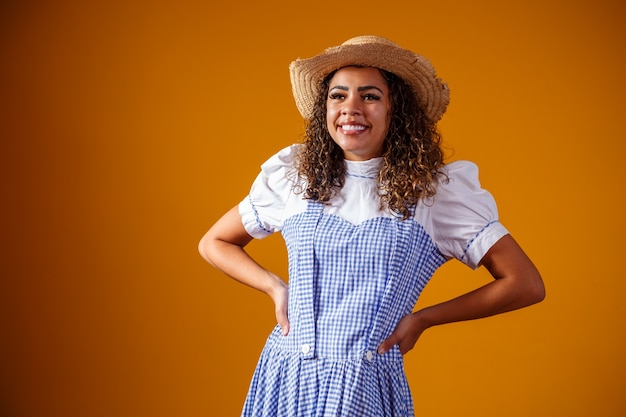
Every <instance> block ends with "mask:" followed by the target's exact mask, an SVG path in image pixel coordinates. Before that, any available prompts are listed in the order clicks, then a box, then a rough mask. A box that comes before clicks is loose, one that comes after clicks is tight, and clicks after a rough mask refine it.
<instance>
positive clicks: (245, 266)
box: [198, 206, 289, 335]
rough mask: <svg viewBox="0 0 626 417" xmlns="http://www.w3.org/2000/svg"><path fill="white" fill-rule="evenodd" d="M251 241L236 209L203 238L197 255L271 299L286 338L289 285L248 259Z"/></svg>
mask: <svg viewBox="0 0 626 417" xmlns="http://www.w3.org/2000/svg"><path fill="white" fill-rule="evenodd" d="M252 239H253V238H252V236H250V235H249V234H248V232H246V229H245V228H244V227H243V223H242V222H241V216H240V215H239V210H238V206H235V207H233V208H232V209H230V210H229V211H228V212H226V214H224V215H223V216H222V217H221V218H220V219H219V220H218V221H217V222H216V223H215V224H214V225H213V226H212V227H211V228H210V229H209V231H208V232H207V233H206V234H205V235H204V236H203V237H202V239H201V240H200V243H199V245H198V251H199V252H200V255H201V256H202V257H203V258H204V259H205V260H206V261H207V262H209V263H210V264H211V265H213V266H214V267H215V268H217V269H219V270H220V271H222V272H224V273H225V274H226V275H228V276H230V277H231V278H233V279H235V280H237V281H239V282H241V283H243V284H245V285H248V286H250V287H252V288H255V289H257V290H259V291H262V292H264V293H266V294H267V295H269V296H270V298H271V299H272V300H273V301H274V305H275V308H276V320H277V321H278V324H279V325H280V327H281V329H282V332H283V334H284V335H286V334H287V333H288V332H289V320H288V319H287V284H286V283H285V281H283V280H282V279H281V278H280V277H278V276H277V275H275V274H273V273H272V272H270V271H268V270H266V269H265V268H263V267H262V266H261V265H259V264H258V263H257V262H256V261H255V260H254V259H252V258H251V257H250V255H248V253H247V252H246V251H245V249H244V247H245V246H246V245H247V244H248V243H250V241H251V240H252Z"/></svg>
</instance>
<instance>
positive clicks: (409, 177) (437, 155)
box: [296, 70, 443, 219]
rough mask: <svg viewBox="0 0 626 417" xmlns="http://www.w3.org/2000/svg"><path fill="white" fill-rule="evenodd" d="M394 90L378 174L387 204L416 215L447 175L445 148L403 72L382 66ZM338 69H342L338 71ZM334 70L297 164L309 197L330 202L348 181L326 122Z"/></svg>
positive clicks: (402, 213)
mask: <svg viewBox="0 0 626 417" xmlns="http://www.w3.org/2000/svg"><path fill="white" fill-rule="evenodd" d="M379 71H380V72H381V74H382V75H383V77H384V78H385V80H386V81H387V85H388V88H389V97H390V102H391V113H390V117H389V118H390V121H389V129H388V132H387V136H386V138H385V141H384V143H383V154H382V155H381V156H382V158H383V164H382V168H381V170H380V172H379V175H378V180H379V183H380V193H379V194H380V204H381V208H383V207H386V208H388V209H389V210H391V211H392V212H394V213H396V214H397V215H399V216H401V217H402V218H403V219H407V218H409V217H410V216H411V212H412V210H411V209H412V207H414V206H415V205H417V203H418V202H419V200H420V199H425V198H429V197H433V196H434V195H435V188H436V181H437V180H438V178H439V176H440V175H441V172H440V169H441V167H442V166H443V151H442V149H441V146H440V144H441V136H440V134H439V132H438V131H437V129H436V123H434V122H432V121H430V120H429V119H428V118H427V117H426V115H425V113H424V111H423V110H422V109H421V108H420V106H419V104H418V103H417V100H416V98H415V95H414V94H413V91H412V90H411V88H410V87H409V86H408V85H407V84H406V83H405V82H404V81H403V80H402V79H401V78H400V77H398V76H397V75H395V74H393V73H390V72H388V71H384V70H379ZM335 72H336V71H335ZM335 72H332V73H330V74H329V75H328V76H326V77H325V78H324V80H323V81H322V82H321V83H320V86H319V88H318V94H317V99H316V102H315V107H314V111H313V116H312V117H311V118H310V119H309V120H308V121H307V124H306V129H305V138H304V142H303V146H301V149H300V152H299V154H298V158H297V159H296V161H297V162H296V168H297V171H298V176H299V177H300V178H302V179H305V182H306V189H305V190H302V191H303V192H304V198H306V199H311V200H315V201H320V202H328V201H329V200H330V199H331V198H332V197H333V195H334V193H335V192H336V190H337V189H339V188H341V187H342V186H343V184H344V180H345V174H346V166H345V163H344V156H343V151H342V149H341V148H340V147H339V146H338V145H337V144H336V143H335V142H334V140H333V139H332V137H331V136H330V133H329V132H328V128H327V125H326V100H327V96H328V90H329V85H330V80H331V78H332V77H333V75H334V74H335Z"/></svg>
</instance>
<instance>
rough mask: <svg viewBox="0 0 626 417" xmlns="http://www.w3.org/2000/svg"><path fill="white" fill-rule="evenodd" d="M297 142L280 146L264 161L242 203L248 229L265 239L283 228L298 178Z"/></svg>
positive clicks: (240, 208)
mask: <svg viewBox="0 0 626 417" xmlns="http://www.w3.org/2000/svg"><path fill="white" fill-rule="evenodd" d="M297 146H298V145H292V146H289V147H286V148H284V149H282V150H280V151H279V152H278V153H276V154H275V155H273V156H272V157H270V158H269V159H268V160H267V161H265V162H264V163H263V164H262V165H261V172H260V173H259V174H258V176H257V177H256V179H255V180H254V182H253V183H252V187H251V189H250V193H249V194H248V196H246V198H244V199H243V200H242V201H241V202H240V203H239V214H240V215H241V221H242V223H243V226H244V228H245V229H246V232H248V234H249V235H250V236H252V237H254V238H257V239H262V238H264V237H266V236H268V235H270V234H272V233H274V232H278V231H280V230H281V228H282V225H283V220H284V211H285V206H286V203H287V200H288V199H289V197H290V196H291V195H292V193H293V186H294V185H295V181H296V178H297V175H296V172H295V169H294V168H293V160H294V157H295V154H296V151H297Z"/></svg>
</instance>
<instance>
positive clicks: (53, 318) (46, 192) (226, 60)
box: [0, 0, 626, 417]
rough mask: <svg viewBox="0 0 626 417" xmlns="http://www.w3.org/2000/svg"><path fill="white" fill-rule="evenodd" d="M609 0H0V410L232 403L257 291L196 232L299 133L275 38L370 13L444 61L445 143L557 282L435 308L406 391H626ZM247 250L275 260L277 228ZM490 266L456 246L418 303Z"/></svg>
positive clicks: (619, 54) (425, 400) (467, 407)
mask: <svg viewBox="0 0 626 417" xmlns="http://www.w3.org/2000/svg"><path fill="white" fill-rule="evenodd" d="M211 3H213V4H211ZM625 9H626V6H625V5H624V3H623V2H621V1H617V0H614V1H609V0H597V1H593V2H591V1H580V0H568V1H566V0H556V1H550V0H547V1H546V0H528V1H518V0H513V1H508V2H503V1H501V0H476V1H472V2H467V1H461V0H459V1H445V0H444V1H438V2H432V1H431V2H400V3H397V4H396V3H395V2H393V1H385V2H379V1H370V0H365V1H362V2H358V3H341V2H339V3H337V2H330V1H327V0H322V1H316V2H259V1H251V0H242V1H238V2H225V1H223V2H217V3H215V2H206V1H193V0H179V1H169V2H159V1H156V2H153V1H135V0H130V1H123V2H118V1H113V2H105V1H102V2H94V1H91V2H89V1H87V2H82V1H70V0H67V1H50V2H43V1H41V2H36V1H24V2H3V3H2V5H0V13H1V15H0V16H1V17H0V53H1V59H2V61H1V63H0V106H1V108H0V135H1V147H2V152H1V158H2V160H1V164H0V181H1V182H0V184H1V187H2V188H1V190H2V217H1V218H2V248H1V249H2V251H1V255H0V256H2V259H1V262H0V268H1V269H0V273H1V280H0V296H1V297H2V299H1V300H0V326H1V327H0V337H2V340H1V343H0V395H1V398H0V407H1V408H2V409H1V410H0V414H2V415H3V416H9V417H22V416H29V417H30V416H33V417H34V416H37V417H40V416H41V417H43V416H46V417H52V416H63V417H70V416H77V417H78V416H90V417H99V416H103V417H104V416H106V417H110V416H116V417H123V416H151V417H158V416H168V417H169V416H181V417H195V416H234V415H238V413H239V411H240V408H241V404H242V401H243V399H244V396H245V393H246V390H247V385H248V382H249V380H250V377H251V374H252V371H253V368H254V365H255V363H256V360H257V358H258V355H259V353H260V350H261V347H262V345H263V343H264V340H265V337H266V336H267V334H268V332H269V331H270V329H271V327H272V326H273V324H274V317H273V309H272V306H271V303H270V302H269V300H268V299H267V298H266V297H265V296H263V295H262V294H260V293H257V292H255V291H253V290H250V289H248V288H246V287H244V286H241V285H240V284H237V283H235V282H233V281H232V280H230V279H229V278H227V277H225V276H223V275H222V274H220V273H218V272H216V271H215V270H213V269H212V268H211V267H210V266H209V265H208V264H206V263H204V261H202V260H201V258H200V256H199V255H198V254H197V251H196V245H197V242H198V240H199V238H200V237H201V236H202V234H203V233H204V232H205V231H206V229H208V228H209V226H210V225H211V224H212V222H213V221H215V220H216V219H217V218H218V216H220V215H221V214H222V213H223V212H224V211H226V210H227V209H228V208H230V207H231V206H233V205H234V204H236V203H237V202H238V201H239V200H240V199H241V198H242V197H243V196H244V195H245V194H246V192H247V190H248V187H249V184H250V183H251V181H252V180H253V178H254V177H255V175H256V173H257V172H258V169H259V164H260V163H261V162H263V161H264V160H265V159H266V158H267V157H268V156H270V155H271V154H272V153H274V152H275V151H277V150H278V149H280V148H281V147H283V146H286V145H288V144H290V143H292V142H296V141H298V140H299V137H300V136H299V135H300V133H301V130H302V121H301V119H300V117H299V116H298V113H297V111H296V109H295V105H294V104H293V100H292V97H291V91H290V84H289V77H288V71H287V67H288V65H289V62H290V61H291V60H293V59H295V58H297V57H309V56H312V55H314V54H316V53H318V52H320V51H322V50H323V49H324V48H325V47H327V46H331V45H335V44H338V43H340V42H342V41H344V40H345V39H347V38H349V37H352V36H355V35H360V34H365V33H368V34H369V33H371V34H379V35H383V36H386V37H389V38H390V39H392V40H394V41H396V42H397V43H399V44H400V45H402V46H405V47H408V48H410V49H414V50H416V51H419V52H420V53H422V54H424V55H425V56H427V57H428V58H430V59H431V61H432V62H433V63H434V64H435V66H436V67H437V69H438V72H439V74H440V76H441V77H442V78H444V79H445V80H446V81H448V83H449V84H450V87H451V91H452V103H451V106H450V108H449V112H448V113H447V115H446V116H445V117H444V119H443V121H442V123H441V130H442V132H443V134H444V138H445V141H446V146H447V148H446V149H447V152H448V155H449V156H450V160H452V159H469V160H473V161H475V162H477V163H478V164H479V166H480V169H481V180H482V183H483V185H484V186H485V187H486V188H488V189H489V190H490V191H492V193H493V194H494V196H495V197H496V199H497V201H498V204H499V208H500V211H501V220H502V221H503V223H504V224H505V225H506V226H507V227H508V228H509V229H510V230H511V232H512V233H513V235H514V236H515V237H516V238H517V240H518V241H519V242H520V243H521V244H522V245H523V247H524V248H525V249H526V251H527V252H528V253H529V254H530V255H531V257H532V258H533V259H534V261H535V262H536V264H537V265H538V267H539V269H540V270H541V272H542V273H543V276H544V278H545V281H546V286H547V291H548V296H547V299H546V300H545V301H544V302H543V303H541V304H539V305H537V306H534V307H532V308H529V309H526V310H522V311H518V312H514V313H511V314H507V315H503V316H498V317H495V318H491V319H487V320H481V321H476V322H469V323H460V324H452V325H448V326H442V327H439V328H435V329H432V330H430V331H428V332H427V333H426V334H425V335H424V336H423V337H422V339H421V340H420V342H419V343H418V345H417V346H416V348H415V349H414V350H413V351H412V352H411V353H410V354H409V355H408V356H407V357H406V362H407V364H406V368H407V373H408V377H409V381H410V384H411V387H412V390H413V394H414V398H415V404H416V415H417V416H453V415H463V416H481V417H487V416H494V417H495V416H498V417H499V416H507V417H517V416H519V417H521V416H535V417H541V416H550V417H554V416H568V417H575V416H580V417H587V416H590V415H593V416H596V417H608V416H616V417H617V416H623V415H625V414H626V397H624V395H623V393H624V388H625V387H626V366H625V365H626V360H625V359H624V352H625V351H626V346H625V343H624V342H625V334H624V333H625V332H624V318H625V314H626V307H625V306H624V302H623V299H624V295H623V294H624V293H625V291H626V279H625V278H624V264H623V262H621V260H620V259H622V257H623V256H624V244H623V241H624V238H623V236H624V235H625V234H626V230H625V222H624V213H625V210H624V208H625V207H624V197H623V194H624V173H623V172H624V171H623V164H624V162H623V159H624V149H625V145H624V142H625V140H626V131H625V127H624V126H625V125H624V115H623V113H624V110H625V109H626V106H625V105H624V100H625V98H624V97H625V93H626V91H625V90H626V83H625V82H624V74H626V65H625V62H624V56H625V54H626V47H625V42H624V41H625V40H626V37H625V32H626V30H625V29H624V22H625V18H626V13H625ZM250 250H251V252H252V253H253V254H254V256H256V257H257V258H258V259H259V260H260V261H261V262H262V263H263V264H264V265H266V266H267V267H268V268H270V269H272V270H274V271H276V272H278V273H280V274H282V275H283V276H285V274H286V265H285V262H286V257H285V253H284V249H283V247H282V240H281V238H280V236H272V237H270V238H268V239H267V240H265V241H262V242H253V243H252V244H251V246H250ZM487 279H488V277H487V276H486V275H485V273H484V271H479V272H476V273H474V272H472V271H470V270H469V269H468V268H466V267H464V266H462V265H460V264H459V263H458V262H450V263H448V264H446V265H445V266H444V267H443V268H442V269H441V270H440V271H439V272H438V273H437V274H436V276H435V278H434V279H433V281H432V282H431V284H430V285H429V286H428V287H427V289H426V291H425V293H424V295H423V297H422V299H421V300H420V301H419V304H420V305H427V304H430V303H433V302H436V301H439V300H444V299H446V298H449V297H452V296H454V295H458V294H460V293H461V292H463V291H466V290H469V289H471V288H474V287H476V286H478V285H481V284H482V283H483V282H485V281H486V280H487Z"/></svg>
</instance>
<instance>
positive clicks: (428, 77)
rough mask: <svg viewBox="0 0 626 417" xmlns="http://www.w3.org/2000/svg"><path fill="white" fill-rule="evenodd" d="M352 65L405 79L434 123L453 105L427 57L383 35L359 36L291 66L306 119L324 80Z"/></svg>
mask: <svg viewBox="0 0 626 417" xmlns="http://www.w3.org/2000/svg"><path fill="white" fill-rule="evenodd" d="M350 65H359V66H367V67H376V68H380V69H383V70H385V71H389V72H392V73H394V74H396V75H397V76H399V77H400V78H402V79H403V80H404V81H405V82H406V83H407V84H408V85H410V86H411V88H412V89H413V93H414V94H415V97H416V98H417V102H418V103H419V104H420V106H421V107H422V109H423V110H424V112H425V113H426V115H427V116H428V118H430V119H431V120H432V121H433V122H437V121H439V119H441V116H443V114H444V113H445V111H446V107H447V106H448V103H449V102H450V90H448V86H447V84H445V83H444V82H442V81H441V80H440V79H439V78H437V75H436V73H435V68H433V66H432V65H431V63H430V62H429V61H428V60H427V59H426V58H424V57H423V56H421V55H418V54H416V53H414V52H411V51H409V50H407V49H403V48H401V47H400V46H398V45H397V44H395V43H394V42H391V41H390V40H388V39H385V38H382V37H380V36H357V37H356V38H352V39H348V40H347V41H345V42H344V43H342V44H341V45H339V46H333V47H331V48H327V49H326V50H325V51H324V52H322V53H321V54H319V55H316V56H314V57H312V58H307V59H297V60H295V61H293V62H292V63H291V65H289V72H290V76H291V87H292V90H293V96H294V98H295V100H296V106H297V107H298V110H299V111H300V114H301V115H302V117H304V118H305V119H309V118H310V117H311V116H312V114H313V106H314V103H315V98H316V94H317V89H318V86H319V83H320V82H321V81H322V80H323V79H324V77H326V76H327V75H328V74H330V73H331V72H332V71H334V70H337V69H339V68H343V67H346V66H350Z"/></svg>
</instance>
